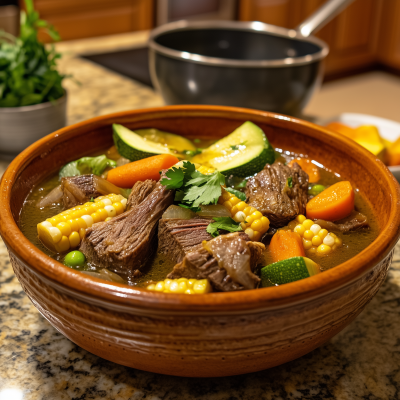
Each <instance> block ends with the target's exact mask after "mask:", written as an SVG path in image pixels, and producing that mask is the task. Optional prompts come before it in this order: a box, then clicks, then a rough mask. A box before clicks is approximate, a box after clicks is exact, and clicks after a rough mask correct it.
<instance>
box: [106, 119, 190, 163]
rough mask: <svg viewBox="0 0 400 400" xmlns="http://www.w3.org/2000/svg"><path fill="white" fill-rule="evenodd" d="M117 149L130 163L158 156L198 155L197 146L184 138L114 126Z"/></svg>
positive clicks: (154, 130) (153, 130) (170, 134)
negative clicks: (186, 153)
mask: <svg viewBox="0 0 400 400" xmlns="http://www.w3.org/2000/svg"><path fill="white" fill-rule="evenodd" d="M113 139H114V144H115V147H116V148H117V150H118V153H119V154H121V156H123V157H125V158H127V159H128V160H130V161H137V160H141V159H142V158H146V157H151V156H156V155H158V154H176V153H182V154H184V153H185V152H189V153H188V155H191V154H196V152H197V149H196V146H195V145H194V144H193V143H192V142H191V141H190V140H189V139H186V138H185V137H183V136H180V135H175V134H174V133H169V132H164V131H160V130H158V129H139V130H137V131H135V132H133V131H131V130H130V129H128V128H126V127H125V126H122V125H118V124H113Z"/></svg>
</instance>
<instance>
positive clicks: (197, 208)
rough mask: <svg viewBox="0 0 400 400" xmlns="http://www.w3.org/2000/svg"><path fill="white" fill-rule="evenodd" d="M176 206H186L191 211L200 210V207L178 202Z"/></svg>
mask: <svg viewBox="0 0 400 400" xmlns="http://www.w3.org/2000/svg"><path fill="white" fill-rule="evenodd" d="M178 206H179V207H182V208H188V209H189V210H191V211H193V212H198V211H201V208H200V207H192V206H188V205H187V204H182V203H181V204H178Z"/></svg>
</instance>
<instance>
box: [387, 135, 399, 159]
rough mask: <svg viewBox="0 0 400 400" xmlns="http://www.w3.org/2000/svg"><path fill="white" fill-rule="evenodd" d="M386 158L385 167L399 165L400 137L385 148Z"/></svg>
mask: <svg viewBox="0 0 400 400" xmlns="http://www.w3.org/2000/svg"><path fill="white" fill-rule="evenodd" d="M386 158H387V165H389V166H393V165H400V137H399V138H398V139H397V140H396V141H395V142H394V143H393V144H391V145H390V146H389V147H387V152H386Z"/></svg>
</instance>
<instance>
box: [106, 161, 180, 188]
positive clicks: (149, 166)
mask: <svg viewBox="0 0 400 400" xmlns="http://www.w3.org/2000/svg"><path fill="white" fill-rule="evenodd" d="M178 162H179V160H178V159H177V158H176V157H175V156H173V155H172V154H160V155H158V156H153V157H148V158H143V159H142V160H138V161H134V162H131V163H129V164H125V165H121V166H120V167H117V168H114V169H111V170H110V171H108V174H107V180H108V181H109V182H111V183H113V184H114V185H116V186H118V187H122V188H131V187H132V186H133V185H134V184H135V183H136V182H137V181H145V180H146V179H153V180H154V181H158V180H159V179H160V171H161V170H162V169H166V168H170V167H172V166H173V165H175V164H176V163H178Z"/></svg>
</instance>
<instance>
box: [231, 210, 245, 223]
mask: <svg viewBox="0 0 400 400" xmlns="http://www.w3.org/2000/svg"><path fill="white" fill-rule="evenodd" d="M233 219H234V220H235V221H236V222H243V221H245V220H246V214H245V213H244V212H243V211H238V212H237V213H236V214H235V216H234V217H233Z"/></svg>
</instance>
